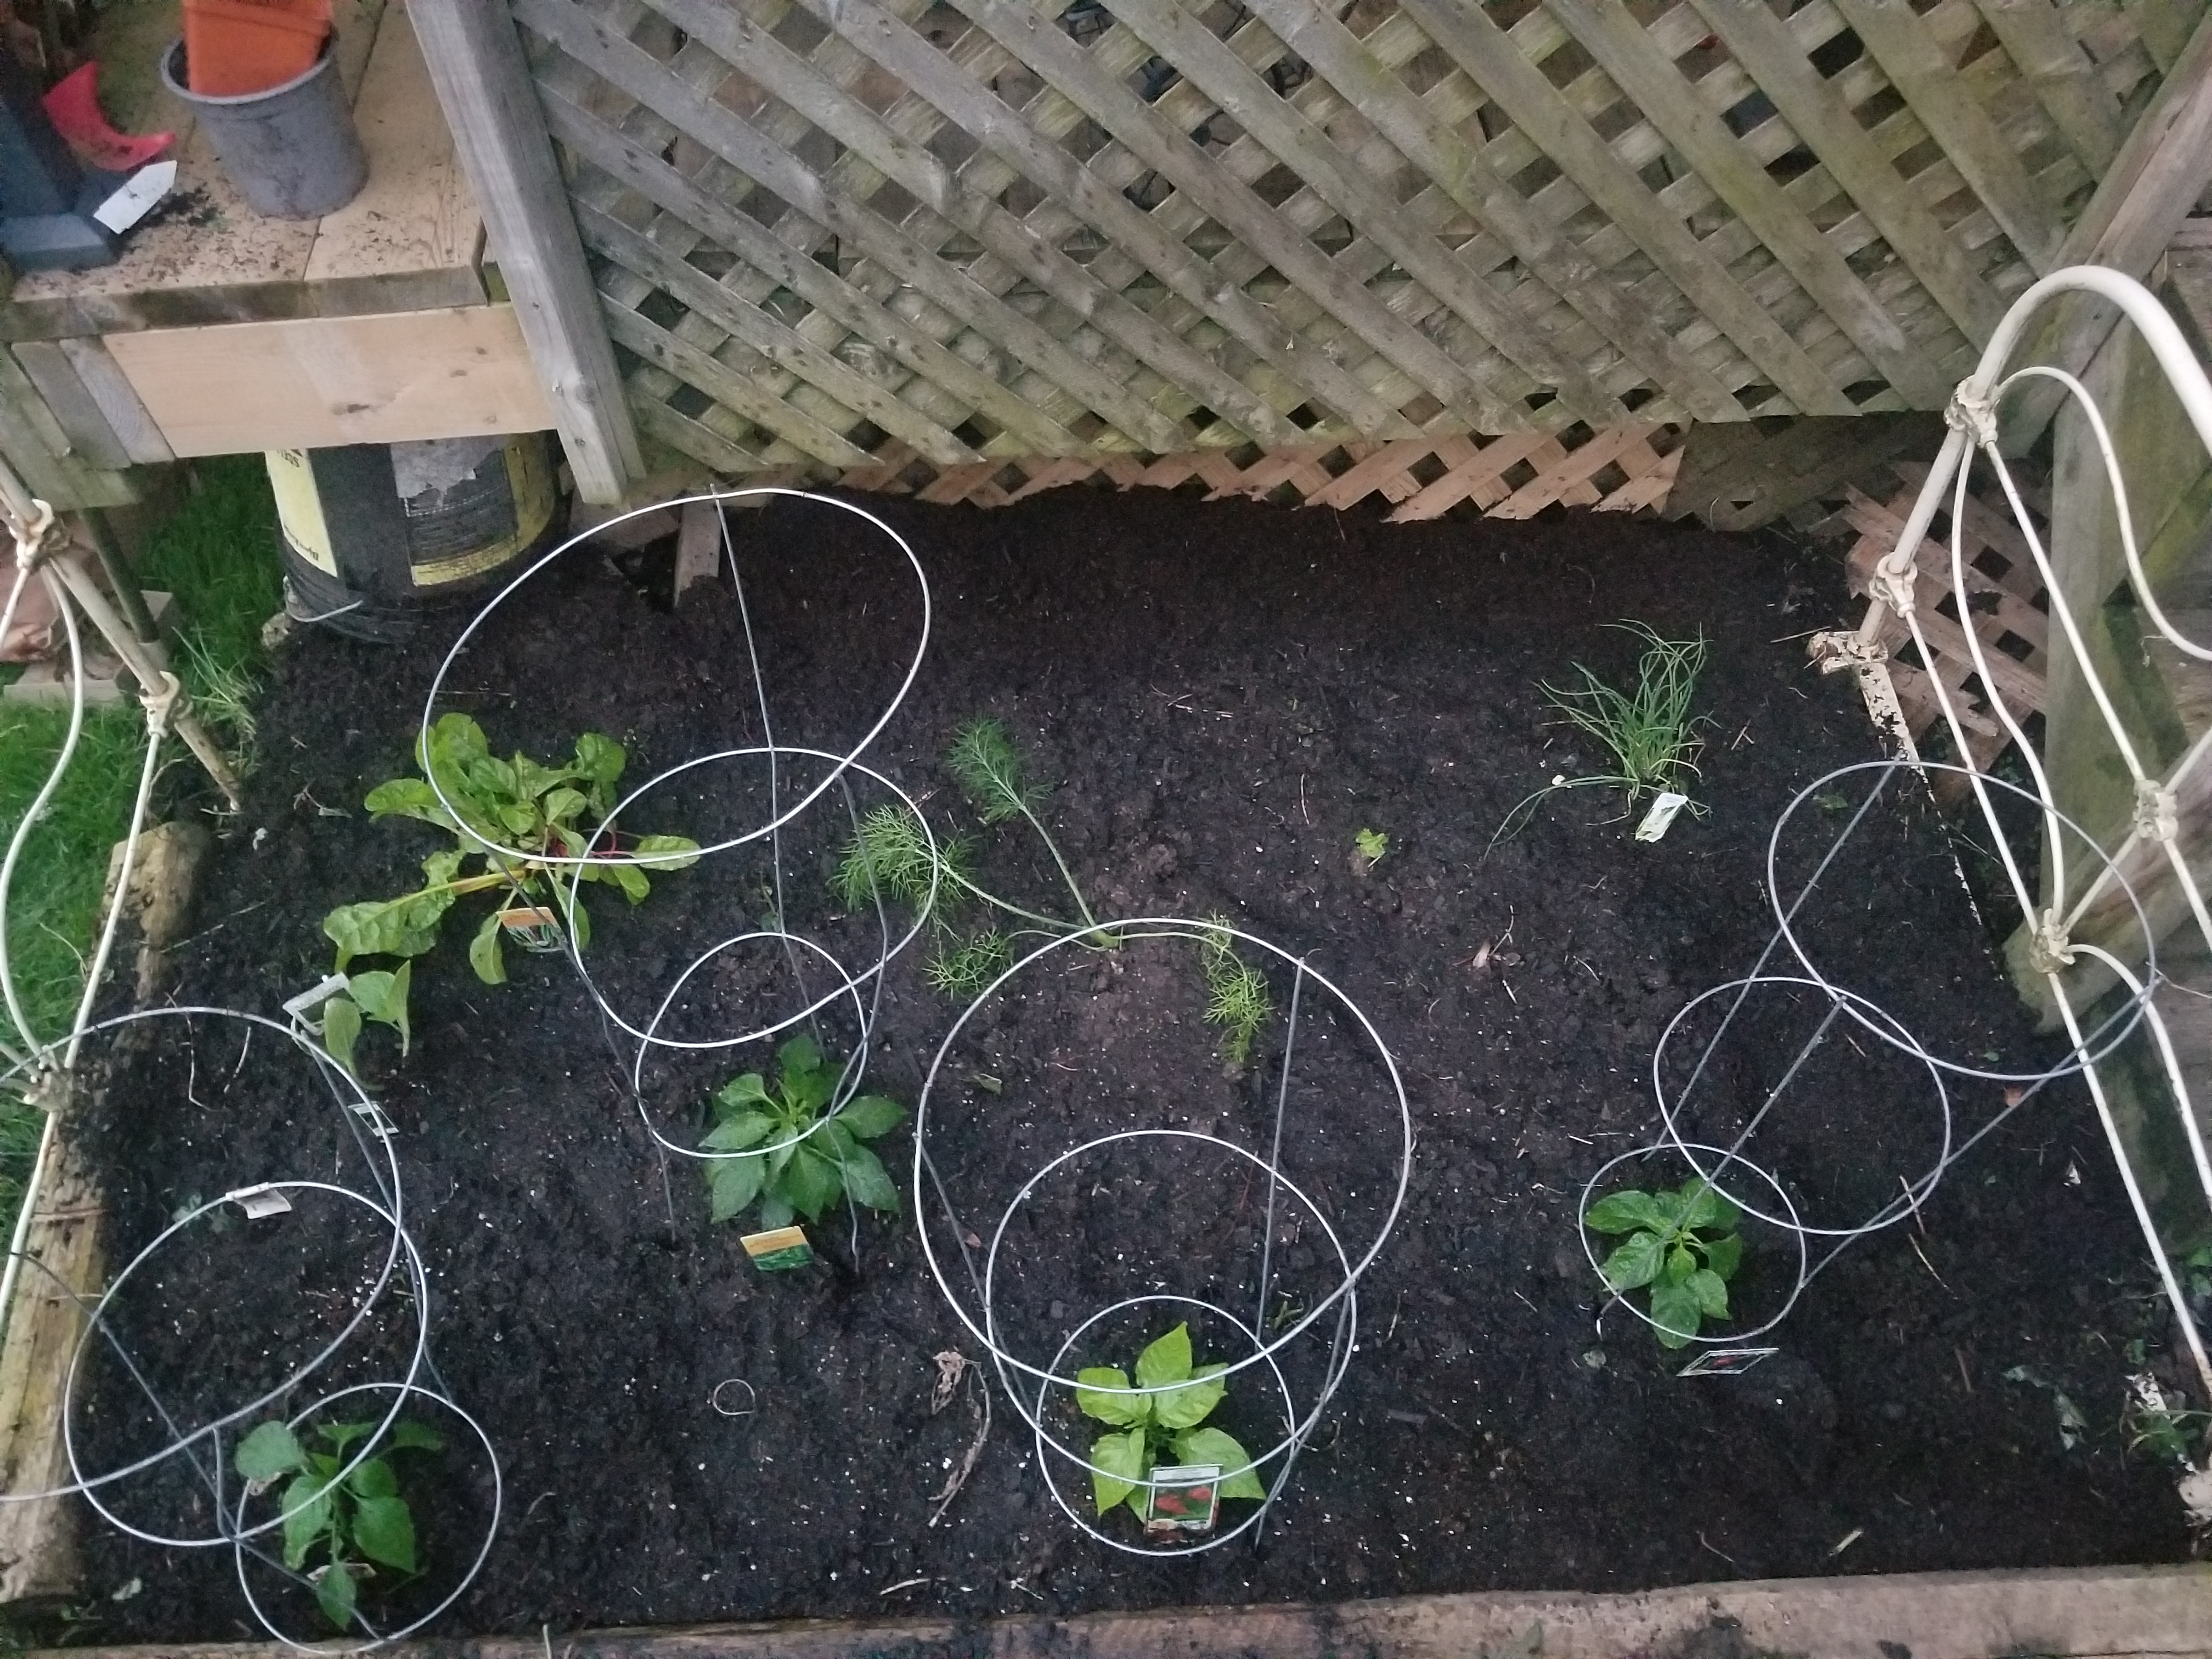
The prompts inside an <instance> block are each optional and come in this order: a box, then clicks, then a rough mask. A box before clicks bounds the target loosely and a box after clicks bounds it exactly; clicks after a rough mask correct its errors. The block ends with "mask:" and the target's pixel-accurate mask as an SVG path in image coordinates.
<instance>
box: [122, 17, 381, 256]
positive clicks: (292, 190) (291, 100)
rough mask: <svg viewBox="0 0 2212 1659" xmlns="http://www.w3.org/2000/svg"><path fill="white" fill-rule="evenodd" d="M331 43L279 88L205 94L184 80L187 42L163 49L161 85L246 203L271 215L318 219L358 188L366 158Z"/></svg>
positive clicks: (365, 172)
mask: <svg viewBox="0 0 2212 1659" xmlns="http://www.w3.org/2000/svg"><path fill="white" fill-rule="evenodd" d="M331 45H332V42H331V41H330V40H325V41H324V42H323V55H322V56H321V57H320V58H317V59H316V60H315V66H314V67H313V69H311V70H307V72H306V73H305V74H303V75H297V76H294V77H293V78H292V79H290V80H289V81H287V82H284V83H283V85H282V86H275V87H270V88H269V89H268V90H267V91H265V92H249V93H246V94H241V95H240V96H238V97H235V98H210V97H207V96H204V94H200V93H197V92H194V91H192V90H191V88H190V87H188V86H187V85H186V84H185V43H184V42H183V41H182V40H179V41H177V42H175V43H174V44H173V45H172V46H170V48H169V49H168V50H167V52H163V53H162V54H161V83H162V85H164V86H166V87H167V88H168V89H169V90H170V91H171V92H173V93H174V94H176V95H177V96H178V97H179V99H181V100H184V102H185V104H186V105H187V106H190V108H191V112H192V113H193V114H194V115H196V116H197V117H198V118H199V122H200V125H202V126H203V127H204V128H205V129H206V130H207V136H208V139H209V141H210V143H213V144H214V145H215V153H216V156H217V157H219V158H220V159H221V161H222V170H223V172H224V173H227V174H228V176H229V179H230V182H231V183H232V184H234V185H237V186H238V193H239V194H240V196H243V197H245V198H246V206H248V207H250V208H252V210H254V211H255V212H256V213H258V214H262V215H264V216H267V217H269V218H271V219H319V218H320V217H321V216H323V215H324V214H325V213H331V212H335V211H336V210H338V209H339V208H342V207H343V206H344V205H345V204H347V203H348V202H350V201H351V200H353V198H354V197H356V195H358V194H359V193H360V191H361V187H362V185H364V184H366V183H367V182H368V156H367V155H365V154H364V153H363V152H362V147H361V135H360V134H359V133H357V132H356V131H354V125H353V106H351V105H350V104H349V103H348V102H347V101H346V95H345V85H344V83H343V82H342V81H340V80H339V79H338V60H337V53H335V52H332V51H331Z"/></svg>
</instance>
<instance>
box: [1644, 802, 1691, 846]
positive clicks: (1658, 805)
mask: <svg viewBox="0 0 2212 1659" xmlns="http://www.w3.org/2000/svg"><path fill="white" fill-rule="evenodd" d="M1689 804H1690V798H1689V797H1688V796H1687V795H1678V794H1676V793H1674V791H1673V790H1671V789H1666V790H1662V791H1661V792H1660V794H1659V799H1656V800H1655V801H1653V802H1652V803H1651V810H1650V811H1648V812H1646V813H1645V814H1644V822H1643V823H1639V824H1638V825H1637V826H1636V839H1637V840H1638V841H1656V840H1658V839H1659V837H1660V836H1663V835H1665V834H1666V833H1667V826H1668V824H1670V823H1674V815H1675V814H1676V813H1677V812H1679V811H1681V810H1682V809H1683V808H1684V807H1685V806H1687V805H1689Z"/></svg>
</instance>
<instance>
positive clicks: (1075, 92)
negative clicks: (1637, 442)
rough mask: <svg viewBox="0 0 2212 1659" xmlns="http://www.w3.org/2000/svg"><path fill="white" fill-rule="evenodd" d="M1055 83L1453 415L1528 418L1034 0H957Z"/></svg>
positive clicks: (1519, 424) (1513, 423) (1520, 424)
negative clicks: (1118, 75)
mask: <svg viewBox="0 0 2212 1659" xmlns="http://www.w3.org/2000/svg"><path fill="white" fill-rule="evenodd" d="M952 3H954V4H955V5H957V8H958V9H959V10H960V11H961V12H962V14H963V15H965V16H966V17H968V18H969V21H972V22H974V23H975V24H977V25H978V26H979V27H981V28H982V29H984V30H985V31H986V32H987V33H989V34H990V36H991V37H992V39H994V40H997V41H998V42H999V44H1000V45H1001V46H1005V47H1006V49H1007V50H1008V51H1010V52H1013V53H1014V54H1015V56H1016V57H1018V58H1020V59H1021V60H1022V61H1023V62H1024V64H1028V65H1029V67H1030V70H1032V71H1033V72H1034V73H1036V75H1038V76H1041V77H1042V79H1043V80H1044V81H1045V82H1046V83H1047V84H1048V85H1049V86H1050V87H1051V88H1053V90H1054V92H1056V93H1058V94H1060V96H1062V97H1064V98H1066V99H1067V100H1069V101H1070V102H1071V103H1073V104H1074V105H1075V106H1077V107H1078V108H1079V109H1081V110H1082V111H1083V112H1084V113H1085V115H1087V116H1089V117H1090V118H1091V119H1092V120H1093V121H1096V122H1097V124H1098V125H1100V126H1101V127H1103V129H1104V130H1105V131H1107V132H1108V133H1109V134H1110V135H1112V137H1114V138H1115V140H1116V141H1117V142H1119V143H1121V144H1122V145H1123V146H1124V147H1126V148H1127V149H1128V150H1129V151H1130V152H1131V153H1132V154H1133V155H1136V156H1138V157H1139V158H1140V159H1141V160H1142V161H1144V163H1145V165H1146V167H1149V168H1152V169H1153V170H1155V171H1157V172H1158V173H1159V174H1160V176H1161V177H1162V178H1164V179H1168V180H1169V181H1170V182H1171V183H1172V184H1173V185H1174V186H1175V188H1176V190H1177V191H1180V192H1182V194H1183V195H1185V196H1186V197H1188V198H1189V200H1190V202H1191V204H1193V205H1194V206H1195V207H1197V208H1199V209H1200V210H1202V211H1203V212H1205V213H1206V215H1208V216H1210V217H1211V218H1212V219H1213V220H1215V221H1216V222H1218V223H1220V224H1221V225H1222V226H1224V227H1225V228H1227V229H1228V230H1229V231H1230V232H1231V234H1234V235H1236V236H1237V237H1238V238H1240V239H1241V240H1243V243H1244V245H1245V246H1246V247H1248V248H1249V250H1250V251H1251V252H1253V253H1254V254H1255V255H1256V256H1257V257H1258V258H1261V259H1264V260H1266V261H1267V264H1270V265H1272V266H1273V268H1274V269H1275V270H1277V271H1278V272H1279V273H1280V274H1281V276H1283V278H1284V279H1285V281H1286V282H1289V283H1291V284H1293V285H1294V286H1295V287H1297V289H1298V290H1299V291H1300V292H1301V293H1302V294H1303V295H1304V296H1305V297H1306V298H1307V299H1308V300H1310V301H1311V302H1312V303H1313V304H1314V305H1316V307H1319V308H1320V309H1322V311H1324V312H1326V313H1328V314H1329V315H1330V316H1332V317H1334V318H1335V319H1337V320H1338V321H1339V322H1340V323H1342V324H1343V325H1345V327H1346V328H1347V329H1348V330H1350V331H1352V333H1353V334H1354V335H1356V336H1357V337H1358V338H1359V339H1361V340H1362V341H1364V342H1365V343H1366V344H1367V345H1369V346H1370V348H1372V349H1374V350H1375V351H1376V352H1377V353H1378V354H1380V355H1381V356H1383V357H1385V358H1386V359H1388V360H1389V362H1391V363H1393V364H1394V365H1395V366H1396V367H1397V368H1399V369H1401V370H1402V371H1403V372H1404V373H1405V374H1407V376H1408V377H1409V378H1410V379H1412V380H1413V382H1414V383H1415V384H1416V385H1418V386H1421V387H1422V388H1423V389H1424V390H1425V391H1426V392H1428V393H1429V394H1430V395H1431V397H1434V398H1437V400H1438V401H1439V402H1440V403H1442V404H1444V405H1445V407H1446V408H1447V409H1449V410H1452V411H1454V412H1455V414H1460V415H1462V416H1465V417H1467V418H1472V419H1474V420H1475V421H1477V422H1480V423H1481V424H1483V425H1484V426H1486V428H1491V429H1494V430H1499V431H1517V430H1520V429H1522V428H1525V427H1527V426H1528V419H1527V416H1525V415H1524V414H1523V413H1522V411H1521V410H1518V409H1516V408H1513V407H1511V406H1509V405H1508V404H1505V403H1504V402H1503V401H1501V400H1500V398H1499V397H1498V395H1496V393H1495V392H1493V390H1492V388H1491V387H1489V386H1484V385H1482V384H1481V383H1480V382H1479V381H1477V380H1474V378H1473V377H1472V376H1470V375H1469V374H1468V372H1467V370H1466V369H1465V368H1463V367H1462V366H1461V365H1460V364H1459V363H1458V362H1455V361H1454V360H1453V359H1452V358H1451V356H1449V354H1448V353H1446V352H1445V351H1444V350H1443V349H1442V348H1441V347H1439V346H1438V345H1437V343H1435V342H1434V341H1433V340H1431V339H1430V338H1429V337H1428V336H1426V335H1425V334H1424V333H1422V332H1421V331H1420V330H1419V328H1417V327H1415V326H1414V325H1413V324H1411V323H1408V322H1407V321H1406V320H1405V319H1403V318H1401V317H1400V316H1398V315H1397V314H1396V313H1394V312H1393V311H1391V310H1390V309H1389V307H1386V306H1384V305H1383V302H1382V301H1381V300H1380V299H1378V298H1377V296H1376V295H1374V294H1373V293H1371V292H1370V290H1369V289H1367V288H1366V287H1365V286H1364V285H1363V284H1362V283H1360V282H1358V280H1356V279H1355V278H1354V277H1352V276H1351V275H1350V274H1349V273H1348V272H1346V270H1342V269H1340V267H1339V266H1338V265H1337V264H1336V263H1335V262H1334V260H1332V259H1330V258H1328V256H1327V255H1326V254H1324V253H1323V252H1322V251H1321V250H1320V249H1319V248H1317V247H1316V246H1314V244H1313V243H1312V242H1311V241H1310V240H1309V239H1308V238H1307V237H1306V236H1305V235H1304V234H1303V233H1297V232H1294V231H1293V230H1292V229H1291V227H1290V226H1288V225H1287V224H1286V223H1285V221H1284V220H1283V218H1282V217H1281V216H1279V214H1278V213H1277V212H1276V210H1274V209H1273V208H1272V207H1270V206H1269V205H1268V204H1267V203H1266V202H1265V201H1263V200H1262V199H1261V197H1259V196H1258V195H1257V194H1256V193H1255V191H1252V190H1251V189H1250V187H1249V185H1245V184H1244V183H1243V181H1242V180H1241V179H1238V178H1237V177H1236V176H1235V175H1234V174H1232V173H1228V172H1227V171H1226V170H1225V169H1223V168H1221V167H1218V166H1217V165H1216V164H1215V163H1214V161H1213V160H1212V157H1211V156H1209V155H1207V154H1206V152H1205V151H1204V150H1202V149H1199V148H1198V147H1197V146H1195V145H1194V144H1192V143H1190V141H1189V137H1188V134H1187V133H1186V132H1184V131H1181V130H1178V129H1177V128H1176V127H1175V126H1174V125H1172V124H1171V123H1170V122H1168V121H1167V120H1166V119H1165V118H1164V117H1163V116H1162V115H1161V113H1160V112H1158V110H1157V109H1155V108H1153V107H1152V106H1150V105H1147V104H1145V103H1143V102H1142V101H1140V100H1139V99H1138V98H1137V97H1136V95H1135V94H1133V93H1132V92H1131V91H1130V90H1129V89H1128V88H1127V87H1126V86H1124V85H1122V84H1121V82H1120V81H1118V80H1116V79H1115V78H1114V77H1113V76H1110V75H1109V74H1108V73H1106V71H1105V70H1103V68H1102V67H1101V66H1100V65H1099V64H1097V63H1096V62H1094V61H1093V60H1092V58H1091V55H1090V54H1089V53H1088V52H1085V50H1084V49H1083V48H1082V47H1081V46H1078V45H1077V44H1076V43H1075V42H1074V41H1073V40H1070V39H1068V37H1067V36H1066V33H1063V32H1062V31H1061V30H1060V28H1059V27H1057V26H1056V25H1054V24H1050V23H1048V22H1046V21H1044V20H1043V19H1042V17H1041V16H1040V15H1039V14H1038V13H1037V11H1036V9H1034V8H1033V7H1032V6H1030V4H1028V3H1027V0H952Z"/></svg>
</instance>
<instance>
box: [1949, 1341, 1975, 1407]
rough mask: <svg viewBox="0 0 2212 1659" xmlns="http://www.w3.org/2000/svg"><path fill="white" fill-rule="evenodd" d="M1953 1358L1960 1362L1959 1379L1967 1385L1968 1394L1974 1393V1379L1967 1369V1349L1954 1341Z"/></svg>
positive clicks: (1952, 1347) (1952, 1346)
mask: <svg viewBox="0 0 2212 1659" xmlns="http://www.w3.org/2000/svg"><path fill="white" fill-rule="evenodd" d="M1951 1358H1954V1359H1955V1360H1957V1361H1958V1362H1959V1381H1960V1382H1961V1383H1965V1384H1966V1392H1967V1393H1968V1394H1972V1393H1973V1391H1974V1379H1973V1376H1972V1373H1971V1372H1969V1371H1968V1370H1966V1350H1965V1349H1964V1348H1962V1347H1960V1346H1958V1344H1956V1343H1955V1342H1954V1343H1953V1344H1952V1345H1951Z"/></svg>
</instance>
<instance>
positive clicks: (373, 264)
mask: <svg viewBox="0 0 2212 1659" xmlns="http://www.w3.org/2000/svg"><path fill="white" fill-rule="evenodd" d="M337 21H338V32H337V40H338V46H337V51H338V54H339V64H340V73H341V75H342V76H343V79H344V81H345V83H346V86H347V88H348V90H349V92H350V93H351V94H353V96H354V100H355V103H354V112H355V118H356V123H357V125H359V127H360V130H361V134H362V143H363V144H364V146H365V148H366V149H368V157H369V178H368V185H366V186H365V187H364V188H363V189H362V192H361V194H360V195H359V196H357V197H355V198H354V200H353V201H351V202H349V203H348V204H346V205H345V206H344V207H343V208H341V209H339V210H337V212H335V213H331V214H329V215H326V216H324V217H323V218H321V219H319V220H281V219H266V218H263V217H261V216H258V215H256V214H254V213H252V212H251V211H250V210H247V209H246V207H245V205H244V204H243V203H242V202H241V201H240V198H239V196H238V193H237V191H235V189H234V188H233V187H232V185H231V184H230V182H229V180H228V179H226V178H225V177H224V176H223V173H222V168H221V167H220V166H219V165H218V164H217V162H216V158H215V155H214V152H213V149H211V147H210V144H209V143H208V140H207V137H206V134H205V133H204V132H203V131H200V130H199V129H198V127H197V125H196V124H195V123H194V121H193V119H192V116H191V112H190V111H189V110H187V109H185V108H184V107H183V106H181V105H180V104H179V101H178V100H176V99H175V98H173V96H172V95H170V94H168V93H167V91H166V90H164V89H163V88H162V87H161V82H160V78H159V75H158V72H157V70H156V63H157V60H158V58H159V55H160V53H161V52H162V50H163V49H164V48H165V47H166V46H167V42H168V40H170V39H171V38H173V32H174V29H175V19H174V16H173V13H172V12H171V10H170V9H167V8H163V7H156V6H132V7H117V8H113V9H111V10H110V11H109V12H107V13H106V21H104V23H103V26H102V33H101V35H100V40H99V50H100V61H101V73H102V77H103V82H102V85H103V101H104V102H105V103H106V106H107V108H108V111H109V113H110V115H111V117H112V118H113V119H114V121H115V122H116V124H117V125H118V126H119V127H122V128H124V129H125V130H127V131H175V132H176V134H177V144H176V147H175V149H174V151H173V154H174V155H175V156H176V159H177V163H178V178H177V185H176V188H175V190H174V191H173V194H172V195H171V197H170V198H169V200H168V201H167V202H166V203H165V204H163V205H162V206H161V208H159V209H157V210H156V214H155V221H154V222H151V223H149V224H147V225H145V226H143V227H142V228H140V229H139V230H137V232H135V233H134V234H132V235H131V238H130V239H129V240H128V241H127V242H126V244H125V253H124V257H123V258H122V259H121V260H120V261H118V263H117V264H112V265H108V266H105V267H102V268H100V269H98V270H82V271H45V272H39V273H35V274H32V275H26V276H20V277H19V278H18V279H17V280H16V283H15V288H14V290H13V292H12V293H11V294H9V295H8V296H7V298H6V300H5V302H4V303H0V342H4V343H6V345H7V348H8V350H9V353H10V355H11V356H12V358H13V362H12V363H11V364H6V365H0V401H13V402H14V404H15V409H14V410H13V412H12V415H11V416H10V417H9V420H8V421H7V422H5V430H0V441H5V442H6V444H7V447H8V449H9V453H10V455H11V456H15V457H18V464H19V465H24V466H25V470H26V471H27V472H30V473H32V474H33V475H38V474H40V472H41V471H43V472H44V475H45V476H43V477H39V476H33V480H32V482H33V489H38V490H39V491H40V494H42V495H48V496H49V497H50V498H52V499H54V500H56V501H64V502H66V503H67V504H69V505H88V506H89V505H100V504H106V502H108V501H113V500H119V499H127V498H128V496H129V494H130V485H129V482H128V479H127V477H125V474H124V469H125V468H128V467H131V466H132V465H147V464H153V463H159V462H162V461H167V460H170V459H175V458H176V457H179V456H189V455H214V454H228V453H239V452H241V451H248V450H255V449H270V448H295V447H319V446H324V445H332V444H349V443H373V442H395V441H403V440H408V439H420V438H443V437H462V436H469V435H478V434H485V433H497V432H517V431H532V430H536V429H538V428H544V427H545V426H548V425H550V424H551V423H552V417H551V415H550V411H549V410H548V409H547V406H546V404H545V399H544V394H543V392H541V390H540V389H539V386H538V379H537V375H536V374H535V372H534V371H533V369H532V366H531V362H530V357H529V354H528V351H527V350H526V348H525V346H524V343H523V339H522V335H521V331H520V329H519V328H518V327H517V326H516V324H515V319H514V313H513V307H512V306H510V305H508V304H507V303H505V301H504V299H503V296H502V297H501V298H498V299H495V298H494V297H493V295H492V292H491V286H492V285H490V284H488V283H487V280H486V276H485V272H484V270H483V248H484V233H483V216H481V215H480V214H479V213H478V211H477V204H476V199H475V197H474V196H473V195H472V193H471V191H470V188H469V185H468V181H467V179H466V178H465V176H464V174H463V173H462V170H461V167H460V164H459V161H458V160H457V158H456V156H455V153H454V148H453V135H452V133H451V131H450V130H449V128H448V127H447V123H446V120H445V118H444V116H443V114H442V113H441V112H440V109H439V107H438V102H437V99H436V96H435V93H434V91H433V89H432V87H431V83H430V77H429V73H428V68H427V66H426V64H425V63H424V61H423V57H422V49H421V47H420V46H419V45H418V44H417V42H416V36H415V29H414V26H413V22H412V20H411V19H410V16H409V14H408V10H407V7H406V4H405V0H339V3H338V4H337ZM10 369H13V370H16V371H20V377H21V381H27V384H28V386H29V387H31V388H35V391H36V393H37V397H36V398H34V399H30V400H25V399H23V398H21V397H20V396H18V397H15V398H13V399H12V400H11V399H10V398H9V390H10V388H9V385H8V384H4V382H15V383H17V384H16V386H15V389H16V390H17V391H18V392H20V391H21V389H22V388H21V384H20V382H18V377H17V375H16V374H10V373H8V372H7V371H8V370H10ZM27 402H29V403H38V404H43V410H40V409H35V408H30V407H27ZM26 448H38V449H41V450H43V451H44V452H46V453H44V454H43V455H42V456H40V458H39V459H33V460H32V461H29V462H27V463H26V462H24V461H23V460H21V458H20V453H19V452H21V451H22V450H24V449H26ZM42 463H43V466H42Z"/></svg>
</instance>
